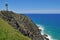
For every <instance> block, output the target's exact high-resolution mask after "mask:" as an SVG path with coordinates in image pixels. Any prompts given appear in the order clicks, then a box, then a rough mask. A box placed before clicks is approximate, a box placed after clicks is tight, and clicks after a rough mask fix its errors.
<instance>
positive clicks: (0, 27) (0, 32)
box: [0, 18, 31, 40]
mask: <svg viewBox="0 0 60 40" xmlns="http://www.w3.org/2000/svg"><path fill="white" fill-rule="evenodd" d="M0 40H31V39H30V38H29V37H26V36H24V35H23V34H22V33H20V32H19V31H17V30H15V29H14V28H13V27H11V25H9V24H8V23H7V22H5V21H4V20H3V19H1V18H0Z"/></svg>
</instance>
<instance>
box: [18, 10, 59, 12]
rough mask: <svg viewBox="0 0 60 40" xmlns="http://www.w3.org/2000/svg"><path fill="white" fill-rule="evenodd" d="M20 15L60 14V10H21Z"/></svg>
mask: <svg viewBox="0 0 60 40" xmlns="http://www.w3.org/2000/svg"><path fill="white" fill-rule="evenodd" d="M18 12H19V13H60V10H20V11H18Z"/></svg>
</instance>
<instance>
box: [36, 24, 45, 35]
mask: <svg viewBox="0 0 60 40" xmlns="http://www.w3.org/2000/svg"><path fill="white" fill-rule="evenodd" d="M36 25H37V26H38V27H39V29H41V30H42V31H41V34H42V35H43V34H44V27H43V26H42V25H39V24H36Z"/></svg>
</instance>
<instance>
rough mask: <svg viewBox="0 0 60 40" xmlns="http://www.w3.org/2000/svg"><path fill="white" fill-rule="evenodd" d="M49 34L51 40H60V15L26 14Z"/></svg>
mask: <svg viewBox="0 0 60 40" xmlns="http://www.w3.org/2000/svg"><path fill="white" fill-rule="evenodd" d="M25 15H27V16H28V17H29V18H31V20H32V21H33V22H34V23H35V24H36V25H37V26H39V29H42V33H41V34H47V35H48V38H49V39H50V40H60V14H25Z"/></svg>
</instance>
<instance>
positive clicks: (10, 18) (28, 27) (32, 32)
mask: <svg viewBox="0 0 60 40" xmlns="http://www.w3.org/2000/svg"><path fill="white" fill-rule="evenodd" d="M0 18H2V19H3V20H4V21H6V22H7V23H8V24H9V25H11V26H12V27H13V28H14V29H16V30H18V31H20V32H21V33H22V34H23V35H24V36H28V37H29V38H31V40H49V39H47V38H45V37H44V36H43V35H42V34H41V30H40V29H38V27H37V25H36V24H35V23H34V22H33V21H32V20H31V19H30V18H29V17H27V16H25V15H24V14H16V13H14V12H12V11H0Z"/></svg>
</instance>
